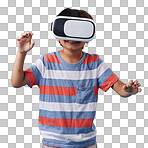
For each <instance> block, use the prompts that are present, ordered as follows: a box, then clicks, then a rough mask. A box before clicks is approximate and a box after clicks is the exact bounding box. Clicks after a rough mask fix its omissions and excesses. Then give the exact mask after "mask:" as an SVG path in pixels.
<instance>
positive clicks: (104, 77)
mask: <svg viewBox="0 0 148 148" xmlns="http://www.w3.org/2000/svg"><path fill="white" fill-rule="evenodd" d="M112 74H113V72H112V70H111V69H110V68H108V69H107V70H106V71H105V72H104V73H103V74H102V75H101V76H100V77H99V78H98V83H99V87H100V86H101V85H102V84H103V83H104V82H105V81H106V80H107V79H108V78H109V77H110V76H111V75H112Z"/></svg>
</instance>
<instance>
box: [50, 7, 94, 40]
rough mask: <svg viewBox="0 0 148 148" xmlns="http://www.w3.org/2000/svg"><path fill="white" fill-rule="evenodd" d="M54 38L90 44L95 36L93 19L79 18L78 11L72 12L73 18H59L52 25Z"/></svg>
mask: <svg viewBox="0 0 148 148" xmlns="http://www.w3.org/2000/svg"><path fill="white" fill-rule="evenodd" d="M51 30H52V31H53V36H54V37H55V38H56V39H61V40H73V41H82V42H88V41H91V40H92V39H93V37H94V34H95V23H94V21H93V20H92V19H89V18H81V17H78V10H74V9H73V10H72V13H71V16H58V17H56V18H55V20H54V22H53V23H52V24H51Z"/></svg>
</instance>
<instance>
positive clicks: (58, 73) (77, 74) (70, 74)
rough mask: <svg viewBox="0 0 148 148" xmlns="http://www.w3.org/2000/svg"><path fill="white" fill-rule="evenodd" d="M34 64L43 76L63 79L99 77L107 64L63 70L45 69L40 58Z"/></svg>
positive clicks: (106, 67)
mask: <svg viewBox="0 0 148 148" xmlns="http://www.w3.org/2000/svg"><path fill="white" fill-rule="evenodd" d="M35 66H36V67H37V68H38V70H39V71H40V73H41V75H42V77H43V78H50V79H65V80H82V79H95V78H99V77H100V76H101V75H102V74H103V73H104V72H105V71H106V70H107V69H108V66H107V65H106V64H105V63H104V62H102V63H101V64H100V65H99V67H98V68H96V69H94V70H85V71H64V70H47V69H46V67H45V66H44V64H43V62H42V60H40V59H39V60H37V61H36V63H35Z"/></svg>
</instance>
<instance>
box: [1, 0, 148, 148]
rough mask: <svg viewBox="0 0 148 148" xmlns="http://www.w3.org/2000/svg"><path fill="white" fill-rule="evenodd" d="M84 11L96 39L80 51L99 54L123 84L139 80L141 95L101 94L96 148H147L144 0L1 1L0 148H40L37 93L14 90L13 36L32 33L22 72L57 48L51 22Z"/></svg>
mask: <svg viewBox="0 0 148 148" xmlns="http://www.w3.org/2000/svg"><path fill="white" fill-rule="evenodd" d="M67 7H69V8H75V9H83V10H86V11H87V12H89V13H90V14H91V15H92V16H93V18H94V20H95V22H96V35H95V38H94V40H93V41H91V42H90V43H89V44H88V45H86V46H85V48H84V51H85V52H89V53H97V54H99V55H100V57H101V58H102V59H103V60H104V61H105V63H106V64H107V65H109V66H110V67H111V69H112V70H113V71H114V72H115V73H116V74H117V75H118V76H119V77H120V79H121V80H122V81H123V82H124V83H127V82H128V81H129V80H130V79H133V80H135V79H138V80H139V82H140V83H141V88H142V92H141V93H139V94H137V95H133V96H131V97H129V98H122V97H120V96H119V95H117V94H116V93H115V92H114V91H113V90H112V89H111V88H110V89H109V90H108V91H107V92H106V93H104V92H103V91H101V90H99V97H98V104H97V113H96V119H95V121H94V123H95V124H96V127H97V144H98V147H99V148H131V147H132V148H148V1H147V0H30V1H29V0H0V148H40V145H41V142H42V137H41V136H40V132H39V128H38V103H39V89H38V87H37V86H34V87H33V88H32V89H30V88H29V87H28V86H27V85H26V86H24V87H22V88H13V87H12V85H11V73H12V67H13V63H14V60H15V57H16V53H17V47H16V46H17V42H16V37H17V36H20V34H21V33H23V32H24V31H31V32H33V33H34V36H33V40H34V41H35V47H34V48H33V49H32V50H31V51H29V52H28V53H27V56H26V59H25V63H24V69H26V68H28V67H30V66H31V65H32V63H34V62H35V60H37V59H38V58H39V57H40V55H42V54H44V53H48V52H53V51H56V50H61V49H62V48H61V46H60V45H59V43H57V42H56V40H55V39H54V37H53V35H52V33H51V31H50V23H51V22H52V21H53V19H54V18H55V16H56V15H57V14H58V13H59V12H61V11H62V10H63V9H64V8H67Z"/></svg>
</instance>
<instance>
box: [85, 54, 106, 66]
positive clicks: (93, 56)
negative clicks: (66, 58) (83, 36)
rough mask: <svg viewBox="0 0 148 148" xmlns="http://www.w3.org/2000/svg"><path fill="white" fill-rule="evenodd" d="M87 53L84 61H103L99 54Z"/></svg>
mask: <svg viewBox="0 0 148 148" xmlns="http://www.w3.org/2000/svg"><path fill="white" fill-rule="evenodd" d="M85 54H86V57H85V61H84V63H92V62H95V63H97V64H100V63H102V62H103V60H102V59H101V58H100V56H99V55H98V54H90V53H85Z"/></svg>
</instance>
